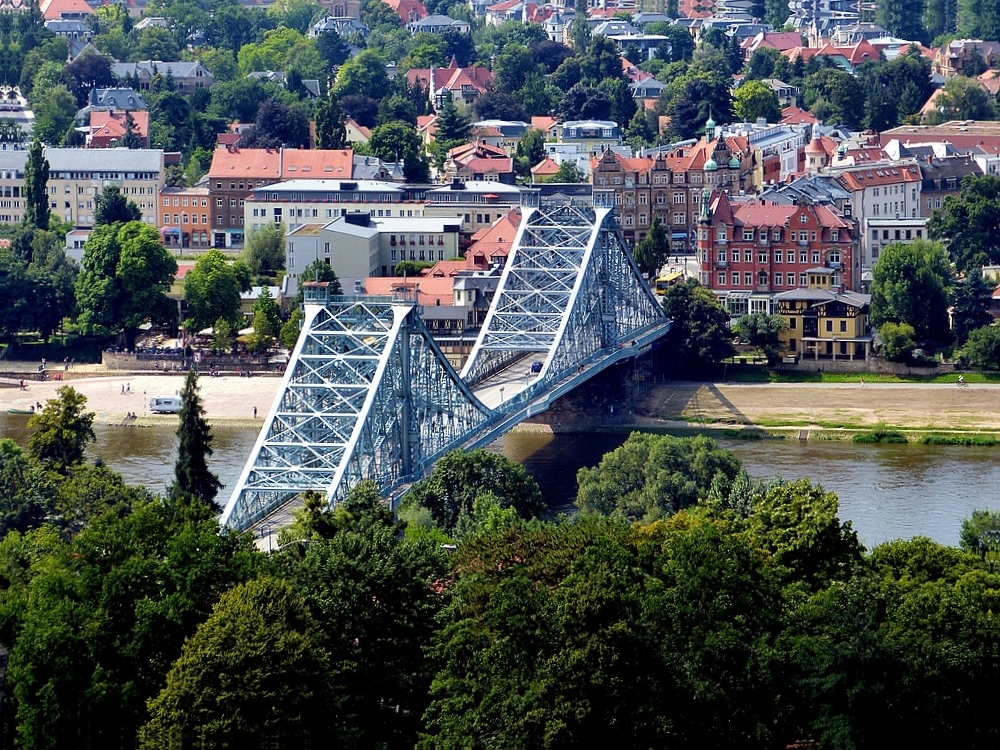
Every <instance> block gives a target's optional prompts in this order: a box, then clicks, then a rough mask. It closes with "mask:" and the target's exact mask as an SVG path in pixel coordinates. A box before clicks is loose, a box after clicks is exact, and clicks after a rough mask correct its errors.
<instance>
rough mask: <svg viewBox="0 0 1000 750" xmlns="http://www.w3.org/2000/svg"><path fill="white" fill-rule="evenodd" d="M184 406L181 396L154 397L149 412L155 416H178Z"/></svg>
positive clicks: (150, 401) (150, 402)
mask: <svg viewBox="0 0 1000 750" xmlns="http://www.w3.org/2000/svg"><path fill="white" fill-rule="evenodd" d="M183 405H184V401H183V400H182V399H181V397H180V396H153V398H151V399H150V400H149V410H150V411H151V412H153V414H177V413H179V412H180V410H181V407H182V406H183Z"/></svg>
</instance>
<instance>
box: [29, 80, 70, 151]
mask: <svg viewBox="0 0 1000 750" xmlns="http://www.w3.org/2000/svg"><path fill="white" fill-rule="evenodd" d="M32 111H33V112H34V113H35V122H34V127H33V128H32V131H33V133H34V136H35V137H36V138H37V139H38V140H40V141H41V142H42V143H48V144H52V145H53V146H56V145H59V144H61V143H62V141H63V138H64V136H65V135H66V131H67V130H68V129H69V127H70V126H71V125H72V124H73V115H74V114H75V113H76V99H74V98H73V94H72V93H70V91H69V89H67V88H66V87H65V86H62V85H59V86H54V87H52V88H49V89H45V90H44V91H41V92H39V91H37V90H36V91H35V95H34V103H33V105H32Z"/></svg>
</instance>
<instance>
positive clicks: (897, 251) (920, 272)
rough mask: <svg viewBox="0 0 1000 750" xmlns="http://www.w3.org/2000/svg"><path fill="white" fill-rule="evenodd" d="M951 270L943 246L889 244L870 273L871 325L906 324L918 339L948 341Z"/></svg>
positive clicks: (929, 242) (933, 341)
mask: <svg viewBox="0 0 1000 750" xmlns="http://www.w3.org/2000/svg"><path fill="white" fill-rule="evenodd" d="M953 277H954V272H953V271H952V266H951V263H950V262H949V260H948V256H947V254H946V253H945V251H944V247H942V246H941V245H940V244H938V243H936V242H931V241H929V240H916V241H915V242H913V243H910V244H894V245H888V246H887V247H886V248H885V249H884V250H883V251H882V254H881V255H880V256H879V259H878V263H877V264H876V266H875V270H874V271H873V276H872V308H871V309H872V312H871V320H872V325H874V326H876V327H877V326H881V325H882V324H883V323H907V324H909V325H911V326H913V330H914V332H915V334H916V337H917V341H918V342H927V343H930V344H946V343H948V342H950V341H951V331H950V330H949V325H948V303H949V296H950V293H951V288H952V284H953Z"/></svg>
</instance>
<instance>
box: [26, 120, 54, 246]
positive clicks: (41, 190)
mask: <svg viewBox="0 0 1000 750" xmlns="http://www.w3.org/2000/svg"><path fill="white" fill-rule="evenodd" d="M48 183H49V160H48V159H46V158H45V155H44V154H43V153H42V142H41V141H39V140H38V139H37V138H35V140H34V141H32V142H31V147H30V148H29V149H28V160H27V162H26V163H25V165H24V223H25V225H27V226H29V227H32V228H34V229H48V228H49V188H48Z"/></svg>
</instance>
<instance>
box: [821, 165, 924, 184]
mask: <svg viewBox="0 0 1000 750" xmlns="http://www.w3.org/2000/svg"><path fill="white" fill-rule="evenodd" d="M837 179H838V180H839V181H840V183H841V184H842V185H843V186H844V187H845V188H847V189H848V190H864V189H865V188H866V187H875V186H877V185H892V184H895V183H898V182H920V180H921V179H922V178H921V175H920V169H919V168H918V167H916V166H914V165H905V166H899V165H897V166H879V165H878V164H869V165H867V166H865V167H860V168H857V169H852V170H850V171H849V172H844V173H842V174H841V175H839V176H838V178H837Z"/></svg>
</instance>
